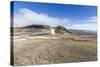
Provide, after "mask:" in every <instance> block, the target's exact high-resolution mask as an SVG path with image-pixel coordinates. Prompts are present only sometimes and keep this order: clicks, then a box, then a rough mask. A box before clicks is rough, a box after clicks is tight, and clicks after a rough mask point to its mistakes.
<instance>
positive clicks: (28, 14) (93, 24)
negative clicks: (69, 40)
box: [14, 8, 97, 31]
mask: <svg viewBox="0 0 100 67" xmlns="http://www.w3.org/2000/svg"><path fill="white" fill-rule="evenodd" d="M72 21H74V20H71V19H69V18H57V17H51V16H48V15H47V14H43V13H37V12H34V11H32V10H30V9H26V8H22V9H19V12H18V13H17V15H16V16H14V27H21V26H27V25H31V24H42V25H50V26H66V28H69V29H79V30H91V31H96V30H97V17H96V16H95V17H88V18H87V19H85V20H80V21H78V22H72ZM71 23H72V24H71Z"/></svg>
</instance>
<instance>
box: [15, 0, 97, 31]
mask: <svg viewBox="0 0 100 67" xmlns="http://www.w3.org/2000/svg"><path fill="white" fill-rule="evenodd" d="M13 3H14V6H13V8H14V16H13V17H14V20H15V21H14V23H15V26H21V25H29V24H36V23H37V24H39V23H40V24H48V25H51V26H57V25H62V26H65V27H67V28H70V29H82V30H93V31H94V30H96V25H97V7H96V6H82V5H71V4H51V3H37V2H21V1H15V2H13ZM26 16H27V17H26ZM27 18H28V19H27ZM21 19H22V20H23V21H21ZM25 19H26V21H25ZM36 19H37V20H36ZM39 19H40V21H41V22H40V21H39ZM47 19H48V20H47ZM16 20H17V21H16ZM49 21H50V22H49ZM44 22H45V23H44ZM53 22H54V23H53ZM83 25H85V26H83ZM86 25H87V26H86ZM82 26H83V28H79V27H82ZM75 27H76V28H75ZM86 27H87V28H86ZM88 27H89V28H91V29H89V28H88ZM92 28H93V29H92ZM94 28H95V29H94Z"/></svg>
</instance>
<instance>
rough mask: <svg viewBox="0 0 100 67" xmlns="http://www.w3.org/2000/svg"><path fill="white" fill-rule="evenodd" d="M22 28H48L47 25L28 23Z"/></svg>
mask: <svg viewBox="0 0 100 67" xmlns="http://www.w3.org/2000/svg"><path fill="white" fill-rule="evenodd" d="M23 28H36V29H49V28H50V26H49V25H29V26H24V27H23Z"/></svg>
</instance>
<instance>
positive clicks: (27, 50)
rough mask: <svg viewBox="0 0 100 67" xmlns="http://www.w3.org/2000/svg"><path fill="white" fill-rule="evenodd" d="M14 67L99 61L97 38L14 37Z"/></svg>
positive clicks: (56, 36) (60, 36)
mask: <svg viewBox="0 0 100 67" xmlns="http://www.w3.org/2000/svg"><path fill="white" fill-rule="evenodd" d="M13 46H14V50H13V52H14V65H30V64H51V63H69V62H84V61H96V60H97V43H96V38H92V37H87V36H71V35H68V36H67V35H41V36H29V35H19V36H18V35H17V36H14V44H13Z"/></svg>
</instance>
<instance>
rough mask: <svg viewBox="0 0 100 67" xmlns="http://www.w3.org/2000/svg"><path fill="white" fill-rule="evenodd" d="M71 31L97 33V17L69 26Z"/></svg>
mask: <svg viewBox="0 0 100 67" xmlns="http://www.w3.org/2000/svg"><path fill="white" fill-rule="evenodd" d="M68 27H69V29H79V30H90V31H97V17H89V18H87V19H86V20H81V21H79V24H72V25H69V26H68Z"/></svg>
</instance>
